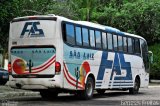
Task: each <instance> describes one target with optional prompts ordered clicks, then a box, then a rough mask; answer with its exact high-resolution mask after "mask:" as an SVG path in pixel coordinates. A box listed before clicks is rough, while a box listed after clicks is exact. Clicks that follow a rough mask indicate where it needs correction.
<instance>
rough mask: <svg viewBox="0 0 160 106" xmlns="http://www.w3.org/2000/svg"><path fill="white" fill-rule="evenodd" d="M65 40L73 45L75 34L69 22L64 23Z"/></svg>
mask: <svg viewBox="0 0 160 106" xmlns="http://www.w3.org/2000/svg"><path fill="white" fill-rule="evenodd" d="M66 36H67V37H66V41H67V43H69V44H72V45H75V34H74V26H73V25H71V24H66Z"/></svg>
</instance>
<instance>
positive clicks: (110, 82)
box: [109, 82, 133, 83]
mask: <svg viewBox="0 0 160 106" xmlns="http://www.w3.org/2000/svg"><path fill="white" fill-rule="evenodd" d="M109 83H112V82H109ZM113 83H133V82H113Z"/></svg>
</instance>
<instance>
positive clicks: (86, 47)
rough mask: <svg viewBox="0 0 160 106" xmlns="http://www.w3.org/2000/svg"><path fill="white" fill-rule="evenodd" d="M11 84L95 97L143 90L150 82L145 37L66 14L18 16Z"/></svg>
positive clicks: (47, 92)
mask: <svg viewBox="0 0 160 106" xmlns="http://www.w3.org/2000/svg"><path fill="white" fill-rule="evenodd" d="M8 69H9V86H10V87H12V88H17V89H26V90H33V91H39V92H40V94H41V96H42V97H43V98H53V97H56V96H57V95H58V93H61V92H70V93H75V94H77V95H80V96H81V97H82V98H83V99H91V98H92V96H93V91H94V90H96V91H97V92H98V93H100V94H102V93H104V92H105V90H107V89H110V90H112V89H113V90H114V89H119V90H129V92H130V93H132V94H135V93H138V91H139V88H140V87H147V86H148V83H149V57H148V47H147V42H146V40H145V39H144V38H142V37H140V36H137V35H134V34H129V33H125V32H122V31H120V30H118V29H116V28H112V27H109V26H104V25H100V24H95V23H91V22H86V21H74V20H70V19H67V18H64V17H61V16H55V15H46V16H26V17H18V18H15V19H13V20H12V21H11V23H10V35H9V65H8Z"/></svg>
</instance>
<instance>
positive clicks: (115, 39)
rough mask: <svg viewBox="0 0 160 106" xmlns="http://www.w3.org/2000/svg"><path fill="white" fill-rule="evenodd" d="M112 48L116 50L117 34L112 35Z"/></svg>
mask: <svg viewBox="0 0 160 106" xmlns="http://www.w3.org/2000/svg"><path fill="white" fill-rule="evenodd" d="M113 44H114V50H115V51H117V50H118V43H117V35H113Z"/></svg>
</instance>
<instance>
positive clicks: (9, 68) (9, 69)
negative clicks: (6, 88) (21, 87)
mask: <svg viewBox="0 0 160 106" xmlns="http://www.w3.org/2000/svg"><path fill="white" fill-rule="evenodd" d="M11 70H12V66H11V63H10V62H9V63H8V72H9V73H11Z"/></svg>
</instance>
